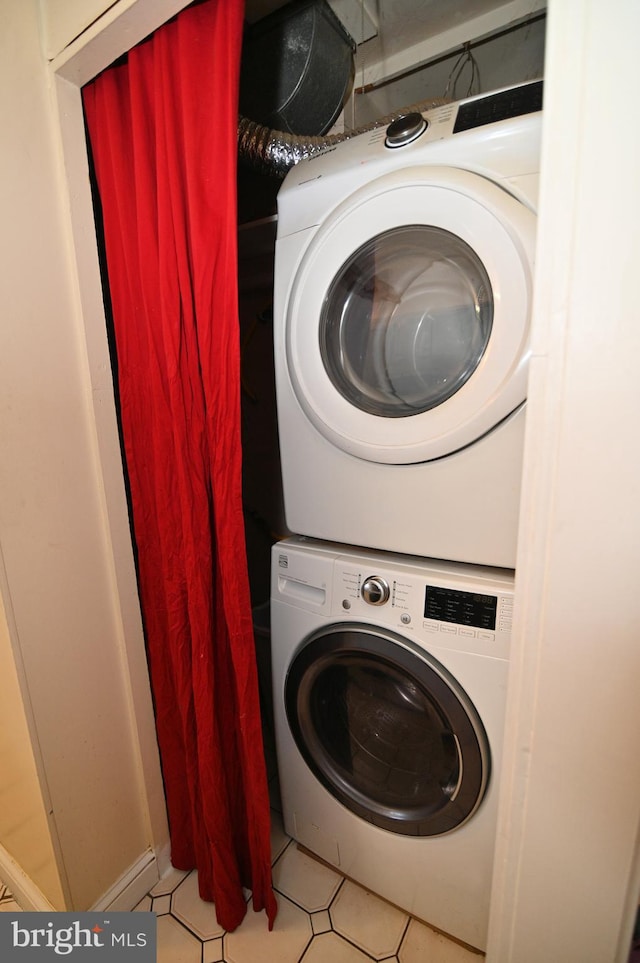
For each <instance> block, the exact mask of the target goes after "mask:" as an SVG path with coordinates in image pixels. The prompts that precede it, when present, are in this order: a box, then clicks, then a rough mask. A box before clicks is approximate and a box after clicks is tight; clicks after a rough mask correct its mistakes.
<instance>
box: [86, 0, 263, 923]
mask: <svg viewBox="0 0 640 963" xmlns="http://www.w3.org/2000/svg"><path fill="white" fill-rule="evenodd" d="M242 19H243V3H242V2H241V0H206V2H203V3H198V4H195V5H193V6H191V7H189V8H188V9H186V10H185V11H183V12H182V13H181V14H179V15H178V16H177V17H176V18H175V19H174V20H172V21H170V22H169V23H168V24H166V25H165V26H163V27H162V28H160V29H159V30H158V31H157V32H156V33H155V34H154V35H153V36H152V37H151V38H149V39H148V40H146V41H145V42H144V43H142V44H140V45H139V46H138V47H136V48H134V49H133V50H131V51H130V53H129V54H128V56H127V58H126V62H125V63H122V64H117V65H115V66H113V67H111V68H109V69H108V70H106V71H105V72H104V73H103V74H101V75H100V76H99V77H98V78H97V79H96V80H95V81H93V82H92V83H91V84H90V85H88V86H87V87H85V88H84V91H83V99H84V106H85V113H86V119H87V125H88V129H89V137H90V142H91V148H92V153H93V158H94V164H95V169H96V179H97V183H98V190H99V195H100V201H101V205H102V212H103V220H104V238H105V247H106V255H107V270H108V277H109V289H110V294H111V300H112V310H113V322H114V328H115V342H116V349H117V350H116V354H117V368H118V385H119V396H120V407H121V421H122V434H123V439H124V448H125V458H126V464H127V470H128V477H129V484H130V490H131V503H132V515H133V527H134V533H135V542H136V548H137V553H138V571H139V586H140V597H141V604H142V611H143V616H144V622H145V631H146V637H147V645H148V654H149V664H150V671H151V679H152V688H153V695H154V700H155V709H156V725H157V732H158V742H159V745H160V752H161V758H162V766H163V773H164V779H165V790H166V798H167V806H168V811H169V822H170V829H171V847H172V857H171V858H172V862H173V864H174V866H175V867H177V868H179V869H192V868H194V867H196V868H197V869H198V879H199V885H200V895H201V896H202V898H203V899H206V900H211V901H213V902H214V903H215V910H216V915H217V918H218V921H219V923H220V924H221V925H222V926H223V927H225V929H228V930H232V929H234V928H235V927H236V926H237V925H238V924H239V923H240V922H241V920H242V919H243V917H244V915H245V912H246V904H245V900H244V898H243V894H242V886H246V887H248V888H250V889H251V890H252V895H253V906H254V909H256V910H260V909H263V908H264V909H266V911H267V915H268V919H269V927H270V928H271V926H272V924H273V920H274V918H275V914H276V903H275V898H274V896H273V891H272V889H271V867H270V841H269V800H268V793H267V782H266V773H265V764H264V756H263V753H262V734H261V725H260V714H259V701H258V686H257V676H256V667H255V652H254V648H253V627H252V617H251V604H250V597H249V587H248V576H247V566H246V557H245V547H244V522H243V515H242V500H241V449H240V407H239V405H240V397H239V367H240V363H239V345H238V340H239V338H238V314H237V276H236V272H237V254H236V157H237V146H236V130H237V116H238V74H239V62H240V52H241V42H242Z"/></svg>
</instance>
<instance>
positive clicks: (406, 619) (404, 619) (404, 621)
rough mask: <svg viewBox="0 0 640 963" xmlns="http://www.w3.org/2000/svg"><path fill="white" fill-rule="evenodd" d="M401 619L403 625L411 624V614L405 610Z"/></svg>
mask: <svg viewBox="0 0 640 963" xmlns="http://www.w3.org/2000/svg"><path fill="white" fill-rule="evenodd" d="M400 621H401V622H402V624H403V625H409V624H410V623H411V616H410V615H409V613H408V612H403V613H402V615H401V616H400Z"/></svg>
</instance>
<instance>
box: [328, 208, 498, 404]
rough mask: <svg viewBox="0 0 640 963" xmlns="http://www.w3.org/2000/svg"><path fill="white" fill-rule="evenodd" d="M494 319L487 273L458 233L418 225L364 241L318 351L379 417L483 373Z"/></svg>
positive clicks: (341, 385) (336, 285)
mask: <svg viewBox="0 0 640 963" xmlns="http://www.w3.org/2000/svg"><path fill="white" fill-rule="evenodd" d="M492 321H493V297H492V292H491V283H490V281H489V277H488V275H487V272H486V270H485V268H484V266H483V264H482V262H481V261H480V259H479V258H478V256H477V255H476V253H475V252H474V251H473V250H472V249H471V248H470V247H469V245H468V244H466V243H465V242H464V241H463V240H462V239H461V238H459V237H456V235H454V234H451V233H450V232H449V231H443V230H441V229H439V228H435V227H429V226H426V225H413V226H405V227H400V228H396V229H394V230H391V231H386V232H385V233H383V234H380V235H378V236H377V237H375V238H372V239H371V240H370V241H368V242H367V243H366V244H364V245H362V246H361V247H360V248H359V249H358V250H357V251H356V252H355V253H354V254H353V255H352V256H351V257H350V258H349V259H348V260H347V262H346V263H345V264H344V265H343V266H342V268H341V269H340V270H339V271H338V273H337V275H336V277H335V279H334V281H333V283H332V284H331V287H330V288H329V291H328V293H327V297H326V299H325V301H324V304H323V306H322V311H321V315H320V350H321V353H322V359H323V362H324V366H325V369H326V371H327V374H328V375H329V378H330V379H331V381H332V383H333V384H334V385H335V387H336V388H337V390H338V391H339V392H340V393H341V395H342V396H343V397H344V398H346V400H347V401H349V402H350V403H351V404H353V405H355V406H356V407H357V408H359V409H360V410H361V411H365V412H368V413H369V414H372V415H378V416H380V417H382V418H401V417H405V416H407V415H415V414H419V413H421V412H424V411H428V410H429V409H430V408H433V407H435V406H436V405H439V404H442V403H443V402H444V401H446V400H447V399H448V398H450V397H451V396H452V395H453V394H455V392H456V391H458V389H459V388H461V387H462V385H463V384H465V382H466V381H467V380H468V378H469V377H470V376H471V375H472V374H473V372H474V371H475V370H476V368H477V366H478V364H479V362H480V359H481V358H482V356H483V354H484V352H485V349H486V347H487V344H488V342H489V336H490V334H491V325H492Z"/></svg>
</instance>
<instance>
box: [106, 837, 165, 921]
mask: <svg viewBox="0 0 640 963" xmlns="http://www.w3.org/2000/svg"><path fill="white" fill-rule="evenodd" d="M159 878H160V877H159V873H158V861H157V859H156V856H155V853H153V852H152V851H151V850H147V852H146V853H143V854H142V856H140V857H139V859H137V860H136V861H135V863H134V864H133V866H130V867H129V869H128V870H127V872H126V873H123V874H122V876H121V877H120V879H118V880H116V882H115V883H114V884H113V886H111V887H110V888H109V889H108V890H107V892H106V893H105V894H104V895H103V896H101V897H100V899H99V900H98V901H97V903H95V904H94V905H93V906H92V907H91V909H92V910H95V911H96V912H99V913H102V912H104V911H106V910H111V911H112V912H117V911H128V910H132V909H133V908H134V906H137V905H138V903H139V902H140V900H141V899H143V897H145V896H146V895H147V893H148V892H149V890H150V889H153V887H154V886H155V885H156V883H157V882H158V879H159Z"/></svg>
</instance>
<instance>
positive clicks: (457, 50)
mask: <svg viewBox="0 0 640 963" xmlns="http://www.w3.org/2000/svg"><path fill="white" fill-rule="evenodd" d="M546 17H547V12H546V10H545V11H544V12H543V13H539V14H536V15H535V16H531V17H527V19H526V20H523V21H522V22H521V23H517V24H514V25H513V26H512V27H505V28H504V30H498V31H496V33H491V34H487V36H486V37H480V38H479V39H478V40H472V41H469V40H468V41H466V42H465V43H463V44H461V46H460V47H454V48H453V50H449V51H448V53H446V54H442V55H441V56H440V57H435V58H434V59H433V60H427V61H426V63H423V64H418V65H417V66H416V67H408V68H407V69H406V70H402V71H400V73H398V74H395V75H394V76H393V77H388V78H387V79H385V80H378V81H376V82H375V83H373V84H366V85H365V86H364V87H356V88H355V89H354V91H353V93H354V94H369V93H371V92H372V91H374V90H379V89H380V88H381V87H388V86H389V84H395V83H396V81H398V80H404V78H405V77H411V76H412V75H413V74H417V73H420V71H421V70H426V69H427V67H435V66H436V65H437V64H442V63H445V61H447V60H451V59H452V58H453V57H461V56H462V54H464V53H467V52H469V51H471V50H475V49H476V48H477V47H483V46H484V45H485V44H487V43H491V42H492V41H493V40H498V39H499V38H500V37H506V36H508V35H509V34H510V33H515V32H516V30H523V29H524V28H525V27H530V26H532V25H533V24H534V23H538V22H539V21H540V20H546Z"/></svg>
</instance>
